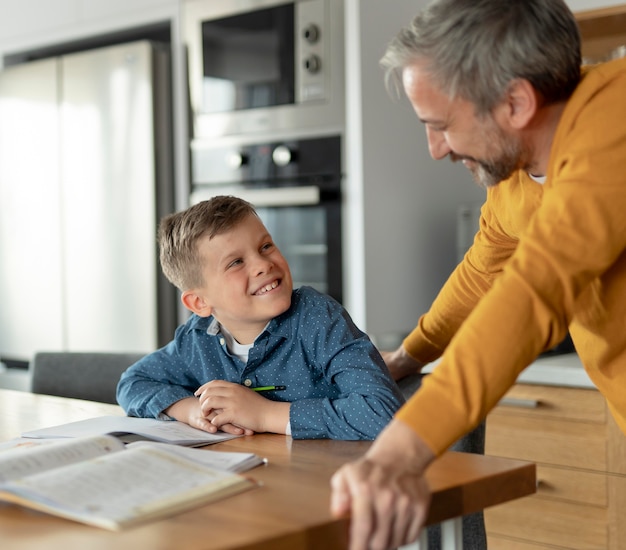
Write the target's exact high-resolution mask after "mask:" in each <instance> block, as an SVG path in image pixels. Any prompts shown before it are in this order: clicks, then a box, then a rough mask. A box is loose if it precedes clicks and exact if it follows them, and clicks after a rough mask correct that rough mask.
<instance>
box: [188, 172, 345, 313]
mask: <svg viewBox="0 0 626 550" xmlns="http://www.w3.org/2000/svg"><path fill="white" fill-rule="evenodd" d="M336 184H337V185H332V186H331V185H329V186H325V187H324V188H321V187H318V186H316V185H303V186H298V185H295V186H293V187H289V186H281V187H271V188H250V187H245V186H239V185H234V186H224V187H215V186H210V187H208V186H207V187H200V188H196V189H195V190H194V192H193V193H192V195H191V202H192V204H196V203H198V202H200V201H203V200H207V199H210V198H211V197H214V196H216V195H233V196H237V197H240V198H242V199H244V200H247V201H248V202H250V203H251V204H253V205H254V207H255V209H256V211H257V213H258V214H259V217H260V218H261V220H262V221H263V223H264V224H265V227H266V228H267V230H268V231H269V233H270V234H271V235H272V238H273V239H274V242H275V243H276V245H277V246H278V248H279V249H280V251H281V252H282V254H283V256H285V258H286V260H287V261H288V262H289V267H290V269H291V275H292V277H293V282H294V288H296V287H299V286H303V285H308V286H312V287H313V288H315V289H317V290H319V291H320V292H323V293H325V294H329V295H330V296H332V297H333V298H335V299H336V300H337V301H338V302H340V303H341V302H342V299H343V293H342V286H343V285H342V265H341V198H340V193H339V182H338V181H337V182H336ZM333 188H334V189H336V190H333Z"/></svg>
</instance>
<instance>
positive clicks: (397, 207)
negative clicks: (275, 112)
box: [346, 0, 484, 346]
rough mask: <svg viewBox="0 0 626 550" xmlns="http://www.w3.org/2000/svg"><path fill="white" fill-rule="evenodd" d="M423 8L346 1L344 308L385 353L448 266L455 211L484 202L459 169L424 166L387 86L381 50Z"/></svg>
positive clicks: (408, 114) (414, 135)
mask: <svg viewBox="0 0 626 550" xmlns="http://www.w3.org/2000/svg"><path fill="white" fill-rule="evenodd" d="M426 3H427V2H426V0H420V1H416V0H402V1H400V0H394V2H393V3H392V4H390V3H388V2H379V1H378V0H348V1H347V2H346V4H347V10H348V13H347V17H346V21H347V25H348V35H347V47H346V50H347V53H346V55H347V63H346V66H347V69H346V70H347V75H346V87H347V89H348V97H349V98H350V100H349V101H348V105H347V109H348V114H347V141H348V151H347V174H348V182H347V183H348V185H347V192H348V193H349V194H350V195H349V196H350V197H352V198H354V197H357V200H353V205H354V204H356V203H357V202H359V203H360V205H361V212H360V213H359V212H358V211H355V212H350V213H349V216H350V223H351V231H352V232H353V238H351V239H350V240H349V242H350V248H351V249H352V247H354V248H355V249H356V250H349V252H350V253H352V255H353V258H351V259H350V260H349V262H348V263H349V266H348V268H349V269H350V270H351V274H350V284H351V285H350V286H348V288H347V291H348V292H349V293H351V295H350V299H349V300H348V305H349V309H350V311H351V313H352V314H353V317H354V318H355V319H356V321H357V324H359V325H361V326H364V327H366V329H367V331H368V332H369V333H370V334H373V335H374V336H375V337H377V340H378V341H379V343H380V344H381V345H383V346H384V345H385V344H386V343H387V342H386V341H387V340H388V341H389V344H388V345H393V344H395V341H394V340H397V338H398V337H400V336H401V335H403V334H406V333H407V332H409V331H410V330H411V329H412V328H413V327H414V326H415V324H416V322H417V319H418V316H419V314H420V313H422V312H424V311H426V309H427V308H428V307H429V305H430V303H431V302H432V299H433V298H434V297H435V295H436V294H437V292H438V290H439V288H440V287H441V285H442V284H443V282H444V281H445V280H446V278H447V277H448V275H449V274H450V272H451V271H452V269H453V268H454V266H455V257H456V249H455V237H456V215H457V214H456V212H457V205H458V204H460V203H465V202H480V201H482V199H483V198H484V191H482V190H481V189H479V188H478V187H477V186H476V185H475V184H474V183H473V181H472V180H471V177H470V175H469V172H467V170H466V169H464V168H463V167H462V166H460V165H454V164H452V163H451V162H448V161H444V162H436V161H434V160H432V159H431V158H430V156H429V153H428V146H427V141H426V135H425V131H424V127H423V125H422V124H421V123H420V122H419V121H418V119H417V117H416V116H415V113H414V112H413V110H412V108H411V106H410V104H409V103H408V101H407V100H406V98H405V97H404V96H402V97H400V98H398V99H393V98H392V97H390V96H389V94H388V93H387V91H386V89H385V86H384V82H383V71H382V70H381V69H380V66H379V60H380V58H381V56H382V55H383V53H384V51H385V48H386V45H387V43H388V42H389V40H390V39H391V38H392V37H393V36H395V34H396V33H397V32H398V30H399V29H400V28H401V27H402V26H405V25H406V24H407V23H408V22H409V21H410V19H411V18H412V17H413V16H414V15H415V13H416V12H417V10H418V9H420V7H422V6H424V5H426ZM391 5H393V9H390V6H391ZM373 22H375V25H373V24H372V23H373ZM357 98H358V99H357ZM359 214H360V217H359ZM356 228H358V229H356ZM359 230H360V231H359ZM359 237H360V238H361V239H362V241H361V242H358V239H359ZM359 295H360V296H359ZM383 338H384V340H385V341H383Z"/></svg>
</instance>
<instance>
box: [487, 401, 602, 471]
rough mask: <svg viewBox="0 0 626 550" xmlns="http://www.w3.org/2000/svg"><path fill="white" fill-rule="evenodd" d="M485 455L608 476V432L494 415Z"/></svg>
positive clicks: (566, 423)
mask: <svg viewBox="0 0 626 550" xmlns="http://www.w3.org/2000/svg"><path fill="white" fill-rule="evenodd" d="M485 453H486V454H489V455H495V456H503V457H507V458H516V459H521V460H528V461H531V462H539V463H543V464H553V465H561V466H569V467H572V468H584V469H588V470H597V471H602V472H605V471H606V469H607V444H606V430H605V428H604V426H598V425H596V424H593V423H587V422H569V421H564V420H558V419H545V418H541V417H532V416H528V415H522V414H520V415H516V416H514V415H510V416H509V415H504V414H497V413H492V414H490V415H489V418H488V420H487V437H486V442H485Z"/></svg>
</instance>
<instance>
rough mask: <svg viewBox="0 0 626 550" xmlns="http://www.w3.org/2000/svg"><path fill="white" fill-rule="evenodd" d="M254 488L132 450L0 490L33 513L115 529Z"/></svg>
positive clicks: (164, 455)
mask: <svg viewBox="0 0 626 550" xmlns="http://www.w3.org/2000/svg"><path fill="white" fill-rule="evenodd" d="M253 486H254V483H253V482H252V481H250V480H247V479H246V478H244V477H241V476H239V475H238V474H233V473H230V472H226V471H221V470H216V469H212V468H208V467H206V466H202V465H200V464H197V463H194V462H192V461H189V460H186V459H184V458H182V457H178V456H176V455H173V454H171V453H168V452H167V450H164V449H157V448H150V447H137V448H135V449H127V450H126V451H124V452H122V453H115V454H111V455H107V456H102V457H99V458H96V459H93V460H89V461H85V462H80V463H77V464H73V465H71V466H67V467H62V468H57V469H55V470H54V471H53V472H42V473H39V474H35V475H32V476H29V477H27V478H23V479H19V480H15V481H13V482H11V483H8V484H5V485H4V486H3V487H0V488H1V489H3V490H4V492H10V493H13V494H17V495H19V496H20V497H21V498H22V500H21V503H23V504H24V503H25V502H24V499H26V500H29V501H33V502H37V503H39V504H40V506H33V507H36V508H37V509H42V510H45V511H50V512H52V513H57V512H58V515H62V516H64V517H69V518H73V519H77V520H78V521H83V522H85V523H91V524H94V525H99V526H101V527H106V528H109V529H116V528H118V527H119V526H121V525H124V524H127V523H133V522H135V521H137V520H142V519H148V518H151V517H156V516H160V515H163V514H165V513H168V512H169V513H174V512H176V511H180V510H182V509H185V508H189V507H191V506H194V505H197V504H198V503H201V502H208V501H209V500H212V499H214V498H218V497H220V496H222V495H223V494H228V493H230V492H233V491H235V490H237V491H240V490H243V489H245V488H249V487H253ZM27 505H28V504H27Z"/></svg>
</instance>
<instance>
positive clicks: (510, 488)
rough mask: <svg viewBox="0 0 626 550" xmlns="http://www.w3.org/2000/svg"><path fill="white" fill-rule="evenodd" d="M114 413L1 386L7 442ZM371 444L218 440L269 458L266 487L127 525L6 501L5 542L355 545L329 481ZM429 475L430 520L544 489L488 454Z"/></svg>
mask: <svg viewBox="0 0 626 550" xmlns="http://www.w3.org/2000/svg"><path fill="white" fill-rule="evenodd" d="M110 414H116V415H122V414H123V411H122V409H121V408H119V407H117V406H115V405H107V404H103V403H93V402H89V401H81V400H75V399H66V398H61V397H52V396H43V395H34V394H30V393H26V392H19V391H13V390H0V441H5V440H8V439H12V438H15V437H19V436H20V434H21V433H22V432H24V431H27V430H32V429H35V428H42V427H46V426H52V425H55V424H61V423H65V422H72V421H75V420H82V419H84V418H90V417H94V416H102V415H110ZM369 445H370V443H369V442H361V441H330V440H305V441H301V440H293V439H292V438H291V437H287V436H282V435H275V434H259V435H254V436H251V437H242V438H238V439H234V440H230V441H226V442H223V443H218V444H215V445H212V446H209V447H207V449H209V450H210V449H211V448H214V449H219V450H223V451H248V452H254V453H257V454H259V455H261V456H264V457H266V458H267V459H268V464H267V465H265V466H260V467H258V468H255V469H253V470H250V471H249V472H248V475H250V476H251V477H253V478H254V479H256V480H257V481H259V482H260V483H261V486H260V487H258V488H255V489H253V490H251V491H247V492H245V493H242V494H239V495H235V496H233V497H229V498H227V499H224V500H221V501H219V502H216V503H213V504H209V505H207V506H203V507H200V508H197V509H194V510H192V511H189V512H185V513H182V514H179V515H176V516H173V517H171V518H168V519H165V520H161V521H156V522H152V523H148V524H145V525H142V526H138V527H135V528H132V529H128V530H125V531H121V532H109V531H105V530H101V529H98V528H94V527H89V526H85V525H82V524H79V523H75V522H71V521H67V520H63V519H60V518H56V517H52V516H47V515H43V514H37V513H34V512H31V511H28V510H26V509H23V508H20V507H17V506H13V505H6V504H0V533H1V535H0V536H1V540H2V547H3V548H10V549H11V550H20V549H32V550H40V549H41V548H42V547H45V548H46V550H57V549H58V550H73V549H81V550H82V549H84V548H89V549H90V550H99V549H101V550H111V549H113V550H125V549H128V550H143V549H144V548H149V549H150V550H161V549H163V550H165V549H168V550H169V549H176V550H179V549H180V550H208V549H226V548H239V549H252V548H255V549H262V550H297V549H307V550H317V549H324V550H334V549H345V548H347V530H348V520H347V519H334V518H333V517H332V516H331V515H330V512H329V502H330V485H329V480H330V477H331V476H332V474H333V473H334V472H335V471H336V470H337V468H338V467H339V466H340V465H341V464H343V463H345V462H348V461H351V460H353V459H355V458H357V457H359V456H361V455H362V454H363V453H364V452H365V451H366V449H367V448H368V446H369ZM427 478H428V482H429V484H430V487H431V490H432V504H431V508H430V512H429V515H428V521H427V523H428V524H436V523H440V522H445V521H446V520H451V518H457V517H459V516H462V515H465V514H469V513H472V512H476V511H480V510H482V509H484V508H486V507H488V506H493V505H495V504H500V503H503V502H506V501H509V500H512V499H516V498H519V497H522V496H526V495H529V494H531V493H534V492H535V465H534V464H529V463H527V462H522V461H516V460H509V459H502V458H496V457H488V456H482V455H471V454H465V453H452V452H450V453H446V454H445V455H443V456H442V457H441V458H439V459H438V460H437V461H435V462H434V463H433V464H432V465H431V467H430V468H429V470H428V472H427ZM457 523H460V522H457ZM455 536H458V533H457V535H455Z"/></svg>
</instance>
